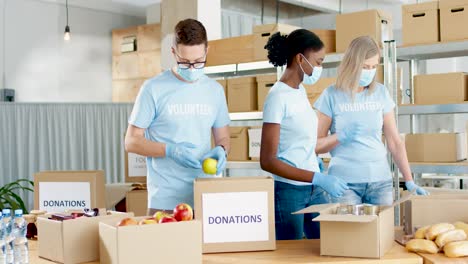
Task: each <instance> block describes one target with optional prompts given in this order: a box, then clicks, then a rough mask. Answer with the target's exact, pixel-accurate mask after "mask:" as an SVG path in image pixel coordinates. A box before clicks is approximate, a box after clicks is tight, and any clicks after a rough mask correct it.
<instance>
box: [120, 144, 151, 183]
mask: <svg viewBox="0 0 468 264" xmlns="http://www.w3.org/2000/svg"><path fill="white" fill-rule="evenodd" d="M147 173H148V171H147V167H146V157H144V156H141V155H138V154H135V153H129V152H126V151H125V182H130V183H134V182H142V183H146V174H147Z"/></svg>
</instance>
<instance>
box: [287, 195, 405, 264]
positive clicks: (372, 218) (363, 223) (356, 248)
mask: <svg viewBox="0 0 468 264" xmlns="http://www.w3.org/2000/svg"><path fill="white" fill-rule="evenodd" d="M410 198H411V196H409V195H408V196H406V197H403V198H401V199H399V200H397V201H396V202H394V203H393V205H391V206H381V207H380V212H379V213H378V215H340V214H336V212H337V209H338V207H339V206H340V205H339V204H320V205H312V206H309V207H307V208H305V209H302V210H300V211H298V212H295V213H293V214H306V213H320V215H319V216H317V217H316V218H314V219H313V221H316V222H320V255H323V256H338V257H357V258H381V257H383V256H384V255H385V254H386V253H387V252H388V251H389V250H390V249H391V248H392V247H393V243H394V240H395V232H394V221H395V219H394V211H395V210H394V207H395V206H396V205H398V204H400V203H403V202H405V201H407V200H408V199H410Z"/></svg>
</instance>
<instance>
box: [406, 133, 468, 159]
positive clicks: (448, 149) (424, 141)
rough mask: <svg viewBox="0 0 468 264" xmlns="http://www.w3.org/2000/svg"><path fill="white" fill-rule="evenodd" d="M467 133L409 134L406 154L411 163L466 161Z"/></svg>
mask: <svg viewBox="0 0 468 264" xmlns="http://www.w3.org/2000/svg"><path fill="white" fill-rule="evenodd" d="M466 141H467V138H466V135H465V133H441V134H408V135H406V136H405V142H406V143H405V145H406V153H407V154H408V161H410V162H457V161H460V160H465V159H466V157H467V153H466V144H467V143H466Z"/></svg>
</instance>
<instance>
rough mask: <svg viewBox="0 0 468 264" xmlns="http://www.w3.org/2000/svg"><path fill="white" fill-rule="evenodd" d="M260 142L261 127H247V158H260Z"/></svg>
mask: <svg viewBox="0 0 468 264" xmlns="http://www.w3.org/2000/svg"><path fill="white" fill-rule="evenodd" d="M261 144H262V128H261V127H251V128H249V158H250V159H251V160H257V161H258V160H260V146H261Z"/></svg>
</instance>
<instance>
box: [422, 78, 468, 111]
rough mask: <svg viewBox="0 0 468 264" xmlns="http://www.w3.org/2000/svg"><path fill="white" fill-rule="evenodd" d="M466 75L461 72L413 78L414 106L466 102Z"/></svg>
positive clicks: (467, 86) (467, 85) (467, 81)
mask: <svg viewBox="0 0 468 264" xmlns="http://www.w3.org/2000/svg"><path fill="white" fill-rule="evenodd" d="M467 90H468V75H466V74H465V73H462V72H453V73H442V74H428V75H416V76H414V96H415V97H414V100H415V103H416V104H452V103H453V104H456V103H463V102H464V101H467V100H468V92H467Z"/></svg>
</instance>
